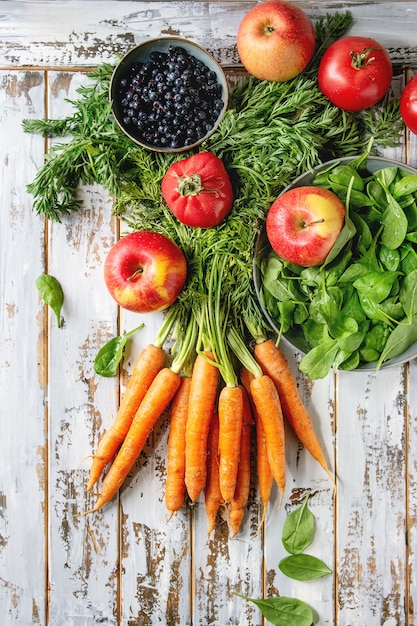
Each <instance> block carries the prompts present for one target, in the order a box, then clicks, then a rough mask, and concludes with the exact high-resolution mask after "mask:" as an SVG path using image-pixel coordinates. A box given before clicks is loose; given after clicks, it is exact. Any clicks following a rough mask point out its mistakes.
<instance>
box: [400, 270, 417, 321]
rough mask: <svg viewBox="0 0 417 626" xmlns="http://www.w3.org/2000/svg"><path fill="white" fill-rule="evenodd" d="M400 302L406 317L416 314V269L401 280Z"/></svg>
mask: <svg viewBox="0 0 417 626" xmlns="http://www.w3.org/2000/svg"><path fill="white" fill-rule="evenodd" d="M400 302H401V304H402V305H403V308H404V313H405V314H406V316H407V317H412V316H413V315H416V314H417V269H415V270H413V271H412V272H410V273H409V274H407V276H405V277H404V279H403V280H402V282H401V287H400Z"/></svg>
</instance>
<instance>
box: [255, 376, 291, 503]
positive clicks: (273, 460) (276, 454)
mask: <svg viewBox="0 0 417 626" xmlns="http://www.w3.org/2000/svg"><path fill="white" fill-rule="evenodd" d="M250 391H251V396H252V399H253V402H254V404H255V407H256V410H257V412H258V415H259V418H260V419H261V420H262V425H263V428H264V431H265V439H266V452H267V457H268V462H269V465H270V468H271V472H272V476H273V478H274V480H275V482H276V483H277V485H278V488H279V490H280V501H279V504H281V502H282V497H283V494H284V489H285V477H286V464H285V431H284V419H283V415H282V409H281V403H280V400H279V396H278V391H277V388H276V387H275V385H274V383H273V381H272V380H271V378H269V376H266V375H263V376H259V377H255V378H253V380H252V381H251V383H250Z"/></svg>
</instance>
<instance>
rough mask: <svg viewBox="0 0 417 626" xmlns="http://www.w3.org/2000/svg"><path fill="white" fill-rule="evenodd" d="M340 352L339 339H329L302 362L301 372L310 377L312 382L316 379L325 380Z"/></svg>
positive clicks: (310, 352) (311, 351)
mask: <svg viewBox="0 0 417 626" xmlns="http://www.w3.org/2000/svg"><path fill="white" fill-rule="evenodd" d="M338 351H339V342H338V341H337V339H329V340H327V341H325V342H323V343H321V344H319V345H318V346H316V347H315V348H312V350H309V352H307V354H306V355H305V356H304V357H303V358H302V359H301V361H300V365H299V368H300V371H301V372H303V373H304V374H306V375H307V376H309V377H310V378H311V379H312V380H314V379H316V378H325V376H327V374H328V373H329V372H330V370H331V368H332V366H333V362H334V360H335V358H336V354H337V353H338Z"/></svg>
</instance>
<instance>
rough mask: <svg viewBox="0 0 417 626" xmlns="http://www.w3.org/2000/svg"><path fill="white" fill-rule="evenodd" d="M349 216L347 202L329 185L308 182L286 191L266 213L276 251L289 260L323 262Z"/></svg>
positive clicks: (267, 225)
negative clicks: (317, 185)
mask: <svg viewBox="0 0 417 626" xmlns="http://www.w3.org/2000/svg"><path fill="white" fill-rule="evenodd" d="M344 220H345V205H344V204H343V202H342V201H341V200H340V198H338V197H337V196H336V194H334V193H333V192H332V191H330V190H328V189H323V188H321V187H313V186H305V187H295V188H294V189H290V190H289V191H286V192H284V193H283V194H282V195H281V196H279V197H278V198H277V199H276V200H275V202H274V203H273V204H272V206H271V208H270V209H269V211H268V214H267V217H266V234H267V237H268V240H269V242H270V244H271V246H272V248H273V249H274V250H275V252H276V253H277V254H278V255H279V256H280V257H281V258H283V259H285V260H286V261H289V262H290V263H294V264H295V265H301V266H303V267H310V266H314V265H321V264H322V263H323V262H324V260H325V259H326V257H327V255H328V253H329V252H330V250H331V249H332V247H333V245H334V243H335V241H336V239H337V237H338V235H339V233H340V231H341V230H342V227H343V224H344Z"/></svg>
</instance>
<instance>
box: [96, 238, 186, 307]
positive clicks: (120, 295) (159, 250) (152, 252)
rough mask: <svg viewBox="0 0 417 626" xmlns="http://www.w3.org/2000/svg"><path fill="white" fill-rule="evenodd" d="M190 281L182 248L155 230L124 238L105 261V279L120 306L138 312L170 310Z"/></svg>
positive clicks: (112, 249) (111, 250)
mask: <svg viewBox="0 0 417 626" xmlns="http://www.w3.org/2000/svg"><path fill="white" fill-rule="evenodd" d="M186 278H187V261H186V258H185V256H184V254H183V252H182V251H181V249H180V248H179V247H178V246H177V244H176V243H174V242H173V241H172V240H171V239H169V238H168V237H166V236H165V235H161V234H159V233H154V232H151V231H138V232H133V233H130V234H128V235H125V236H124V237H122V238H121V239H120V240H119V241H118V242H117V243H116V244H115V245H114V246H113V247H112V248H111V249H110V251H109V253H108V255H107V257H106V260H105V262H104V280H105V283H106V286H107V289H108V290H109V292H110V294H111V295H112V296H113V298H114V299H115V300H116V302H117V303H118V304H120V306H121V307H122V308H124V309H127V310H128V311H134V312H135V313H151V312H153V311H162V310H163V309H166V308H167V307H169V306H170V305H171V304H172V303H173V302H174V301H175V300H176V299H177V297H178V295H179V293H180V291H181V289H182V288H183V286H184V283H185V280H186Z"/></svg>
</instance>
